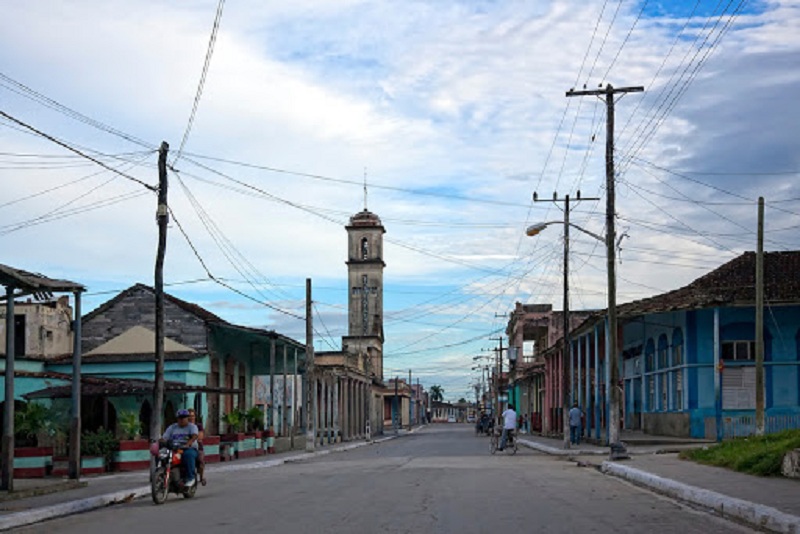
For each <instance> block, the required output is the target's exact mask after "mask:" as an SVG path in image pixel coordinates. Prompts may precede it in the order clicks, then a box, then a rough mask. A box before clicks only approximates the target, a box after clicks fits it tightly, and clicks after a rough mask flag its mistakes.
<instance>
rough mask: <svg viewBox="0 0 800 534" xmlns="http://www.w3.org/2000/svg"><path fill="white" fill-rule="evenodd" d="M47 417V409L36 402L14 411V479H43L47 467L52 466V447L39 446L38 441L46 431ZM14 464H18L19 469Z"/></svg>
mask: <svg viewBox="0 0 800 534" xmlns="http://www.w3.org/2000/svg"><path fill="white" fill-rule="evenodd" d="M48 416H49V411H48V409H47V407H46V406H44V405H43V404H39V403H36V402H29V403H27V404H26V405H25V407H24V408H22V409H20V410H16V411H15V413H14V442H15V447H14V458H15V462H14V463H15V467H14V476H15V477H17V478H34V477H36V478H38V477H43V476H45V475H46V474H47V468H48V466H52V464H53V447H40V446H39V439H40V437H41V436H43V434H44V432H45V430H46V429H47V421H48ZM17 445H19V446H17ZM16 459H19V460H20V461H16ZM16 464H19V467H17V466H16Z"/></svg>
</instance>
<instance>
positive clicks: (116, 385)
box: [23, 373, 241, 399]
mask: <svg viewBox="0 0 800 534" xmlns="http://www.w3.org/2000/svg"><path fill="white" fill-rule="evenodd" d="M31 374H34V375H35V374H37V373H31ZM41 374H42V375H44V374H45V373H41ZM64 376H66V375H64ZM67 379H69V380H70V382H71V377H67ZM164 389H165V391H167V392H184V391H197V392H206V393H221V394H238V393H240V392H241V390H240V389H236V388H219V387H211V386H191V385H187V384H183V383H181V382H164ZM152 393H153V382H152V381H150V380H138V379H130V378H108V377H102V376H92V375H83V376H81V396H83V397H93V396H105V397H124V396H128V395H136V394H152ZM71 396H72V385H71V384H67V385H64V386H53V387H49V388H45V389H40V390H39V391H32V392H31V393H28V394H26V395H23V397H25V398H26V399H64V398H69V397H71Z"/></svg>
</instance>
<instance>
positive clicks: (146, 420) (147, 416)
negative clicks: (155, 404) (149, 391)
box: [139, 400, 153, 438]
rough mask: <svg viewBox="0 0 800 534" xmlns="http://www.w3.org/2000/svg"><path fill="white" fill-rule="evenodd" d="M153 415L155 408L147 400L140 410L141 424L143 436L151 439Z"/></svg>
mask: <svg viewBox="0 0 800 534" xmlns="http://www.w3.org/2000/svg"><path fill="white" fill-rule="evenodd" d="M152 415H153V408H152V407H151V406H150V401H148V400H146V401H144V402H143V403H142V407H141V408H140V409H139V422H140V423H141V425H142V435H143V436H144V437H146V438H150V437H151V436H150V421H151V419H152Z"/></svg>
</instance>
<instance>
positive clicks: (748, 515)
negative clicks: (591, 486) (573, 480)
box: [600, 461, 800, 534]
mask: <svg viewBox="0 0 800 534" xmlns="http://www.w3.org/2000/svg"><path fill="white" fill-rule="evenodd" d="M600 470H601V471H602V472H603V473H605V474H607V475H612V476H615V477H618V478H622V479H625V480H627V481H629V482H632V483H634V484H637V485H639V486H644V487H646V488H648V489H651V490H653V491H656V492H658V493H661V494H663V495H666V496H667V497H672V498H674V499H678V500H680V501H684V502H687V503H690V504H694V505H698V506H701V507H703V508H706V509H708V510H711V511H712V512H715V513H717V514H718V515H720V516H722V517H724V518H726V519H732V520H734V521H737V522H740V523H744V524H746V525H748V526H751V527H755V528H759V529H765V530H768V531H770V532H780V533H785V534H800V517H798V516H795V515H791V514H787V513H785V512H781V511H780V510H778V509H776V508H772V507H770V506H766V505H763V504H756V503H752V502H749V501H745V500H742V499H737V498H735V497H729V496H728V495H723V494H722V493H717V492H714V491H711V490H707V489H703V488H698V487H695V486H690V485H688V484H684V483H682V482H677V481H675V480H671V479H668V478H663V477H660V476H658V475H654V474H652V473H647V472H645V471H641V470H639V469H634V468H632V467H628V466H625V465H620V464H617V463H614V462H608V461H606V462H603V464H602V465H601V466H600Z"/></svg>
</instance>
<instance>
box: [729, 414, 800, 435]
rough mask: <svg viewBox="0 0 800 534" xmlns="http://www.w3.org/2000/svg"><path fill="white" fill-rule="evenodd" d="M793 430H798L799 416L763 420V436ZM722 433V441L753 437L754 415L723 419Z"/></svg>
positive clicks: (769, 417)
mask: <svg viewBox="0 0 800 534" xmlns="http://www.w3.org/2000/svg"><path fill="white" fill-rule="evenodd" d="M795 429H800V414H792V415H770V416H768V417H765V418H764V433H765V434H774V433H776V432H782V431H784V430H795ZM722 432H723V438H724V439H730V438H744V437H747V436H753V435H755V433H756V418H755V416H754V415H739V416H735V417H723V418H722Z"/></svg>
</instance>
